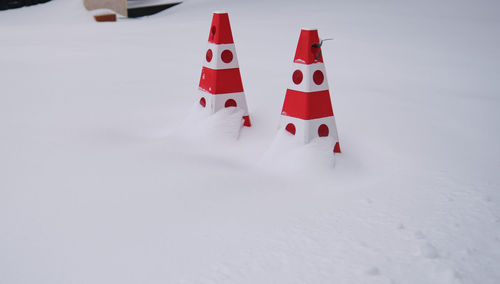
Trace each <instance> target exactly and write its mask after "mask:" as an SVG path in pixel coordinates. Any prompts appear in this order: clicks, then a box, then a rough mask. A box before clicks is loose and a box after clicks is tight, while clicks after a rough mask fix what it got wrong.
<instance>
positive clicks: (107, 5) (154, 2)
mask: <svg viewBox="0 0 500 284" xmlns="http://www.w3.org/2000/svg"><path fill="white" fill-rule="evenodd" d="M180 3H182V1H181V0H178V1H172V0H83V5H84V6H85V8H86V9H87V10H89V11H92V10H97V9H109V10H112V11H114V12H116V13H118V14H120V15H122V16H125V17H129V18H138V17H143V16H149V15H153V14H156V13H159V12H161V11H163V10H166V9H168V8H170V7H173V6H176V5H178V4H180Z"/></svg>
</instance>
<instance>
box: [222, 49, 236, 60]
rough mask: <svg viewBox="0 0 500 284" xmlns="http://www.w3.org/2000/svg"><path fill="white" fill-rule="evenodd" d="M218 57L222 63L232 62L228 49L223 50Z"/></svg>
mask: <svg viewBox="0 0 500 284" xmlns="http://www.w3.org/2000/svg"><path fill="white" fill-rule="evenodd" d="M220 57H221V59H222V61H224V63H229V62H231V61H233V53H232V52H231V50H229V49H226V50H224V51H223V52H222V54H221V55H220Z"/></svg>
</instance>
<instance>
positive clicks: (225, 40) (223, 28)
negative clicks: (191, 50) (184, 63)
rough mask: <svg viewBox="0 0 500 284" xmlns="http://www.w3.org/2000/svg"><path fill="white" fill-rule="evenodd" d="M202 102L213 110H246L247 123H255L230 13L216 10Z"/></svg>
mask: <svg viewBox="0 0 500 284" xmlns="http://www.w3.org/2000/svg"><path fill="white" fill-rule="evenodd" d="M199 87H200V90H201V91H202V92H201V95H200V104H201V105H202V106H203V107H205V108H208V109H209V110H210V111H211V112H212V113H215V112H217V111H218V110H220V109H222V108H226V107H239V108H242V109H243V110H244V115H243V119H244V123H243V125H244V126H248V127H250V126H251V123H250V116H249V115H248V107H247V102H246V98H245V93H244V91H243V83H242V82H241V75H240V68H239V66H238V58H237V57H236V48H235V46H234V41H233V35H232V33H231V26H230V24H229V16H228V14H227V13H226V12H215V13H214V15H213V18H212V26H211V27H210V34H209V36H208V47H207V52H206V55H205V62H204V64H203V69H202V70H201V78H200V85H199Z"/></svg>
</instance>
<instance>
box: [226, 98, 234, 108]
mask: <svg viewBox="0 0 500 284" xmlns="http://www.w3.org/2000/svg"><path fill="white" fill-rule="evenodd" d="M235 106H236V101H235V100H233V99H229V100H227V101H226V103H225V104H224V107H235Z"/></svg>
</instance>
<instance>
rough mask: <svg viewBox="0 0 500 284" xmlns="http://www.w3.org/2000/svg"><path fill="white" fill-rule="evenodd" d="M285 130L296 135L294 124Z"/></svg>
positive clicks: (290, 124)
mask: <svg viewBox="0 0 500 284" xmlns="http://www.w3.org/2000/svg"><path fill="white" fill-rule="evenodd" d="M285 130H286V131H288V132H290V133H292V134H293V135H295V125H293V123H289V124H287V125H286V127H285Z"/></svg>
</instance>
